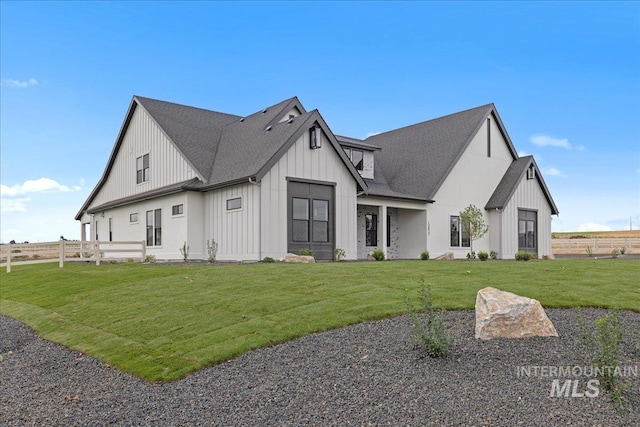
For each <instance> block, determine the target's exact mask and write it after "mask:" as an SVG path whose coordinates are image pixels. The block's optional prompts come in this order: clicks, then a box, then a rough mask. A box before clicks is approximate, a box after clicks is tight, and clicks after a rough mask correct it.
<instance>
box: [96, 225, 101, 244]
mask: <svg viewBox="0 0 640 427" xmlns="http://www.w3.org/2000/svg"><path fill="white" fill-rule="evenodd" d="M96 240H100V239H98V221H96Z"/></svg>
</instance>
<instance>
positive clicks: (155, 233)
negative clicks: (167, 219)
mask: <svg viewBox="0 0 640 427" xmlns="http://www.w3.org/2000/svg"><path fill="white" fill-rule="evenodd" d="M149 214H151V220H152V221H151V223H150V221H149V218H150V217H149ZM145 218H146V219H145V221H146V226H145V242H146V243H147V247H155V248H160V247H162V209H150V210H148V211H146V212H145ZM149 232H151V235H150V234H149ZM158 241H159V242H158ZM149 242H151V244H150V243H149Z"/></svg>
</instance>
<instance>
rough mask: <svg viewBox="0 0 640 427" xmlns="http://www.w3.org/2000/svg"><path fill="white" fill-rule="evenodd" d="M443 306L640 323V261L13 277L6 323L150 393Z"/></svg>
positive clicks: (69, 268)
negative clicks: (496, 302) (221, 366)
mask: <svg viewBox="0 0 640 427" xmlns="http://www.w3.org/2000/svg"><path fill="white" fill-rule="evenodd" d="M421 275H424V276H425V278H426V281H427V282H428V283H431V284H432V286H433V295H434V301H435V304H436V306H438V307H441V308H444V309H450V310H453V309H465V310H471V309H473V307H474V304H475V298H476V292H477V291H478V290H479V289H481V288H483V287H486V286H493V287H497V288H499V289H502V290H506V291H511V292H515V293H517V294H520V295H524V296H528V297H531V298H536V299H538V300H540V302H541V303H542V305H543V306H545V307H578V306H583V307H618V308H621V309H630V310H636V311H640V284H639V280H638V277H639V276H640V261H637V260H624V259H607V260H594V259H588V260H554V261H544V260H539V261H529V262H515V261H510V262H500V261H493V262H492V261H488V262H480V261H473V262H470V261H454V262H436V261H392V262H362V263H318V264H311V265H290V264H280V263H276V264H252V265H225V266H215V267H212V266H201V267H200V266H181V265H179V266H176V265H140V264H115V265H102V266H95V265H79V264H74V263H67V264H65V267H64V268H63V269H59V268H58V266H57V264H55V263H54V264H39V265H27V266H15V267H14V268H13V271H12V272H11V273H10V274H7V273H6V270H4V269H3V271H2V273H1V275H0V297H1V299H0V313H2V314H5V315H8V316H11V317H14V318H16V319H19V320H21V321H23V322H25V323H27V324H28V325H30V326H31V327H33V328H34V329H35V330H36V331H38V333H40V334H41V335H42V336H43V337H44V338H47V339H49V340H52V341H56V342H59V343H61V344H64V345H65V346H68V347H70V348H72V349H75V350H78V351H81V352H84V353H87V354H89V355H91V356H94V357H98V358H100V359H102V360H103V361H104V362H105V363H108V364H110V365H113V366H115V367H117V368H119V369H121V370H123V371H126V372H129V373H132V374H134V375H137V376H139V377H142V378H144V379H147V380H149V381H169V380H175V379H178V378H181V377H184V376H185V375H187V374H189V373H191V372H193V371H195V370H197V369H200V368H202V367H203V366H207V365H212V364H215V363H218V362H221V361H224V360H228V359H229V358H232V357H235V356H238V355H240V354H242V353H244V352H246V351H248V350H251V349H255V348H259V347H264V346H268V345H272V344H276V343H280V342H283V341H287V340H290V339H292V338H296V337H299V336H303V335H306V334H310V333H313V332H317V331H323V330H327V329H332V328H338V327H342V326H346V325H349V324H353V323H358V322H362V321H365V320H372V319H379V318H384V317H388V316H394V315H398V314H401V313H403V312H405V311H406V304H405V297H406V295H407V290H408V291H409V295H410V296H413V297H415V295H416V293H417V289H418V288H419V278H420V277H421Z"/></svg>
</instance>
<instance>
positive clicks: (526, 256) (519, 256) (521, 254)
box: [516, 251, 531, 261]
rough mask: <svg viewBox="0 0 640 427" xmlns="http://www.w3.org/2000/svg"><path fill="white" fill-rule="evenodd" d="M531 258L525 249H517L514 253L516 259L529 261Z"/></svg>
mask: <svg viewBox="0 0 640 427" xmlns="http://www.w3.org/2000/svg"><path fill="white" fill-rule="evenodd" d="M530 259H531V254H530V253H529V252H525V251H518V252H517V253H516V261H529V260H530Z"/></svg>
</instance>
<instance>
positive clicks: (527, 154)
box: [518, 151, 531, 157]
mask: <svg viewBox="0 0 640 427" xmlns="http://www.w3.org/2000/svg"><path fill="white" fill-rule="evenodd" d="M530 155H531V153H527V152H526V151H518V157H526V156H530Z"/></svg>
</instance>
